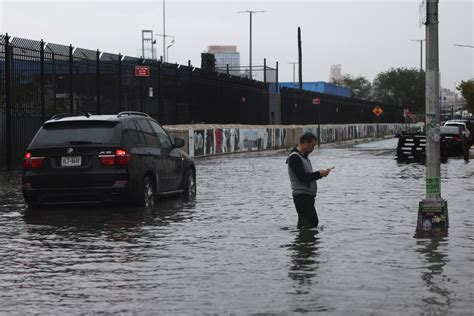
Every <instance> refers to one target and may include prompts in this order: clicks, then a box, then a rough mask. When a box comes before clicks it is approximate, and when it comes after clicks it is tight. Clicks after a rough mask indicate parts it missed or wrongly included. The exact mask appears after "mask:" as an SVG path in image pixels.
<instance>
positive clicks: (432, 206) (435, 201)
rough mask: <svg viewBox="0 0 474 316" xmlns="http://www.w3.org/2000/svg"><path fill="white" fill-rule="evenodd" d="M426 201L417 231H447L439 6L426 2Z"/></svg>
mask: <svg viewBox="0 0 474 316" xmlns="http://www.w3.org/2000/svg"><path fill="white" fill-rule="evenodd" d="M426 1H427V2H426V9H427V12H426V108H425V109H426V121H425V126H426V198H425V199H424V200H422V201H421V202H420V203H419V208H418V220H417V231H423V232H426V231H433V230H445V231H447V229H448V226H449V221H448V203H447V201H446V200H444V199H443V198H441V174H440V131H439V130H440V110H439V55H438V51H439V47H438V46H439V45H438V23H439V21H438V2H439V0H426Z"/></svg>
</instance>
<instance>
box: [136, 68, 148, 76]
mask: <svg viewBox="0 0 474 316" xmlns="http://www.w3.org/2000/svg"><path fill="white" fill-rule="evenodd" d="M135 77H150V67H148V66H135Z"/></svg>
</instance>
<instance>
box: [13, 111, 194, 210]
mask: <svg viewBox="0 0 474 316" xmlns="http://www.w3.org/2000/svg"><path fill="white" fill-rule="evenodd" d="M183 146H184V140H183V139H181V138H175V139H174V141H171V139H170V137H169V135H168V134H167V133H166V131H165V130H164V129H163V128H162V127H161V126H160V124H158V122H157V121H155V120H154V119H152V118H151V117H150V116H148V115H147V114H145V113H141V112H130V111H129V112H120V113H118V114H116V115H90V114H85V115H77V114H60V115H55V116H53V117H52V118H51V119H50V120H48V121H46V122H44V123H43V125H42V126H41V127H40V129H39V130H38V132H37V133H36V135H35V136H34V138H33V140H32V141H31V143H30V145H29V146H28V148H27V151H26V153H25V156H24V159H23V175H22V191H23V196H24V199H25V201H26V203H27V204H29V205H32V206H37V205H41V204H49V203H73V202H80V203H84V202H114V201H126V202H128V201H130V202H132V204H134V205H138V206H144V207H150V206H153V205H154V202H155V197H156V196H159V195H163V194H170V193H181V194H186V195H195V194H196V167H195V164H194V161H193V160H192V159H191V158H190V157H189V156H188V155H187V154H186V153H185V152H184V151H182V150H181V149H179V148H180V147H183Z"/></svg>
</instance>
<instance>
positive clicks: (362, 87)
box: [331, 75, 372, 100]
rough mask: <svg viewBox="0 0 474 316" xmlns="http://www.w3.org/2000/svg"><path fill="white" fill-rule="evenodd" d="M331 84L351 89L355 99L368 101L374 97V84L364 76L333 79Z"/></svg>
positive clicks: (346, 76)
mask: <svg viewBox="0 0 474 316" xmlns="http://www.w3.org/2000/svg"><path fill="white" fill-rule="evenodd" d="M331 83H334V84H336V85H338V86H341V87H346V88H349V89H351V91H352V96H353V97H355V98H359V99H365V100H368V99H370V97H371V95H372V84H371V83H370V81H369V80H367V78H365V77H363V76H356V77H353V76H351V75H344V76H343V77H342V78H341V79H333V80H332V82H331Z"/></svg>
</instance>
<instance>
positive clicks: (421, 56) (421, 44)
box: [411, 39, 425, 72]
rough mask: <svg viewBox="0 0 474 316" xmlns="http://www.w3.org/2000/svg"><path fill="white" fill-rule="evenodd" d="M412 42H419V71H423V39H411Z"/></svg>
mask: <svg viewBox="0 0 474 316" xmlns="http://www.w3.org/2000/svg"><path fill="white" fill-rule="evenodd" d="M411 41H412V42H420V72H423V42H424V41H425V40H424V39H421V40H411Z"/></svg>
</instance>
